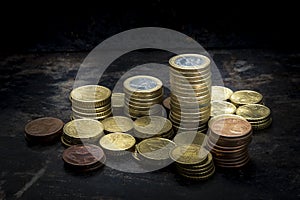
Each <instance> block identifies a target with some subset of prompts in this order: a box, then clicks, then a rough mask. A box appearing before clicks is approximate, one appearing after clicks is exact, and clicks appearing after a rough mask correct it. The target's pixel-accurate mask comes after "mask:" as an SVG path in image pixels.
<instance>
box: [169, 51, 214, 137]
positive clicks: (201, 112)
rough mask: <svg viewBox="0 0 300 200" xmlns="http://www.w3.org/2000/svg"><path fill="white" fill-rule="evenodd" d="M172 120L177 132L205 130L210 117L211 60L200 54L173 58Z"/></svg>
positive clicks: (171, 66)
mask: <svg viewBox="0 0 300 200" xmlns="http://www.w3.org/2000/svg"><path fill="white" fill-rule="evenodd" d="M169 64H170V68H169V69H170V85H171V100H170V107H171V110H170V114H169V119H170V120H171V121H172V123H173V127H174V128H175V129H176V131H177V132H183V131H193V130H196V131H197V130H199V131H202V132H204V131H206V129H207V125H206V123H207V121H208V120H209V117H210V108H211V107H210V100H211V71H210V59H209V58H208V57H206V56H203V55H198V54H182V55H177V56H175V57H172V58H171V59H170V60H169Z"/></svg>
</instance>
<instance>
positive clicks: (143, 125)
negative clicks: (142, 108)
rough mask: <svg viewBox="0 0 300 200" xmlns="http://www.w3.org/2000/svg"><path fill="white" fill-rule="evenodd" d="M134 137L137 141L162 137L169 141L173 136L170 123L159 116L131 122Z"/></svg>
mask: <svg viewBox="0 0 300 200" xmlns="http://www.w3.org/2000/svg"><path fill="white" fill-rule="evenodd" d="M133 126H134V136H135V137H136V138H139V139H145V138H151V137H163V138H168V139H171V138H173V136H174V131H173V128H172V123H171V121H170V120H168V119H166V118H164V117H161V116H144V117H140V118H138V119H136V120H135V121H134V122H133Z"/></svg>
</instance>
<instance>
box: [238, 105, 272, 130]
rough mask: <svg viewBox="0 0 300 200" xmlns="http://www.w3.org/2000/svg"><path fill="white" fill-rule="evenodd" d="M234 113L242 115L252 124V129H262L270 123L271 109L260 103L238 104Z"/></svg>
mask: <svg viewBox="0 0 300 200" xmlns="http://www.w3.org/2000/svg"><path fill="white" fill-rule="evenodd" d="M236 114H237V115H239V116H242V117H244V118H245V119H246V120H247V121H248V122H250V124H251V125H252V128H253V130H262V129H265V128H267V127H269V126H270V125H271V123H272V117H271V110H270V109H269V108H268V107H267V106H264V105H260V104H247V105H243V106H240V107H239V108H238V109H237V110H236Z"/></svg>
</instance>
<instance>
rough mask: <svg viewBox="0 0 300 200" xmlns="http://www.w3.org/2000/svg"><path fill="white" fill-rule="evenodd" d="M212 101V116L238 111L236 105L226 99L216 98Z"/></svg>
mask: <svg viewBox="0 0 300 200" xmlns="http://www.w3.org/2000/svg"><path fill="white" fill-rule="evenodd" d="M210 103H211V114H210V116H218V115H222V114H233V113H235V111H236V107H235V105H233V104H232V103H229V102H226V101H221V100H214V101H211V102H210Z"/></svg>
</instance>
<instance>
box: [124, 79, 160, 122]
mask: <svg viewBox="0 0 300 200" xmlns="http://www.w3.org/2000/svg"><path fill="white" fill-rule="evenodd" d="M123 85H124V88H123V89H124V92H125V109H124V113H125V114H126V115H128V116H129V117H132V118H138V117H142V116H147V115H162V114H164V108H163V107H162V106H161V105H160V104H161V102H162V100H163V84H162V82H161V81H160V80H159V79H157V78H155V77H152V76H133V77H130V78H128V79H126V80H125V81H124V84H123Z"/></svg>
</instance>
